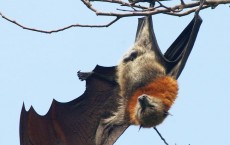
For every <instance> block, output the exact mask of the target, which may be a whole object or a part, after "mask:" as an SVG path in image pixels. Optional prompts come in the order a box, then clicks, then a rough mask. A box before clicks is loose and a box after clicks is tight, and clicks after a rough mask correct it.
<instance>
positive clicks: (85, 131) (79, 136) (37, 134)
mask: <svg viewBox="0 0 230 145" xmlns="http://www.w3.org/2000/svg"><path fill="white" fill-rule="evenodd" d="M94 71H95V72H100V73H103V74H104V75H108V76H115V74H114V73H115V67H100V66H97V67H96V68H95V69H94ZM116 88H117V84H114V83H111V82H109V81H106V80H103V79H101V78H98V77H96V76H94V75H92V76H90V77H89V78H88V79H87V80H86V90H85V92H84V94H83V95H82V96H80V97H79V98H77V99H75V100H73V101H70V102H67V103H60V102H57V101H56V100H53V102H52V105H51V107H50V109H49V111H48V113H47V114H46V115H44V116H40V115H38V114H37V113H36V112H35V110H34V109H33V108H32V107H31V108H30V110H29V111H26V110H25V107H24V105H23V108H22V111H21V118H20V142H21V145H59V144H60V145H74V144H76V145H95V135H96V131H97V129H98V125H99V123H100V121H101V120H103V119H104V118H106V117H107V116H109V115H111V113H112V112H113V111H115V110H116V108H117V105H118V104H117V103H116V100H115V99H116V98H117V93H116ZM111 102H112V103H111ZM125 129H126V128H123V129H122V130H119V132H117V133H118V136H117V138H118V137H119V136H120V135H121V134H122V133H123V131H124V130H125ZM107 136H109V135H108V134H107ZM117 138H116V139H117ZM116 139H115V140H112V141H110V142H109V143H108V145H109V144H110V145H112V144H113V143H114V142H115V141H116ZM102 144H103V143H102Z"/></svg>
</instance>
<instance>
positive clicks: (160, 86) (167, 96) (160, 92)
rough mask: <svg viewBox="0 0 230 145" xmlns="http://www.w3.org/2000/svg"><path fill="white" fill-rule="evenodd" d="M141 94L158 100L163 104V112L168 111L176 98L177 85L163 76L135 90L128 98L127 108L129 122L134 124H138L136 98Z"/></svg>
mask: <svg viewBox="0 0 230 145" xmlns="http://www.w3.org/2000/svg"><path fill="white" fill-rule="evenodd" d="M143 94H147V95H149V96H152V97H155V98H158V99H160V100H161V101H162V103H163V104H164V111H168V110H169V109H170V107H171V106H172V104H173V102H174V101H175V99H176V97H177V94H178V84H177V81H176V80H175V79H173V78H172V77H169V76H164V77H159V78H157V79H155V80H154V81H153V82H151V83H149V84H147V85H146V86H144V87H141V88H139V89H137V90H136V91H135V92H134V93H133V95H132V96H131V97H130V98H129V100H128V106H127V111H128V113H129V116H130V120H131V122H132V123H134V124H138V121H137V120H136V119H135V111H136V106H137V103H138V97H139V96H141V95H143Z"/></svg>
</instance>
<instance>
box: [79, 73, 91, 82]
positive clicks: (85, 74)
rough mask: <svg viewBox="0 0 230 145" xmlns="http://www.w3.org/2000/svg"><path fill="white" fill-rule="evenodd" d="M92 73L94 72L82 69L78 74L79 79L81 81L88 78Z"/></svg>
mask: <svg viewBox="0 0 230 145" xmlns="http://www.w3.org/2000/svg"><path fill="white" fill-rule="evenodd" d="M92 74H93V72H81V71H78V72H77V76H78V78H79V80H81V81H85V80H87V79H88V78H89V77H90V76H91V75H92Z"/></svg>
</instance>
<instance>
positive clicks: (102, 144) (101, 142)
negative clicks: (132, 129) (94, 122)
mask: <svg viewBox="0 0 230 145" xmlns="http://www.w3.org/2000/svg"><path fill="white" fill-rule="evenodd" d="M127 127H128V125H109V124H105V123H104V122H103V121H100V123H99V126H98V128H97V131H96V138H95V145H111V143H114V142H116V140H117V139H118V138H119V137H120V136H121V135H122V134H123V132H124V131H125V130H126V129H127Z"/></svg>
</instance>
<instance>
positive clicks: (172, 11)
mask: <svg viewBox="0 0 230 145" xmlns="http://www.w3.org/2000/svg"><path fill="white" fill-rule="evenodd" d="M81 1H82V2H83V4H84V5H85V6H86V7H87V8H88V9H90V10H91V11H92V12H94V13H95V14H96V15H97V16H109V17H111V16H113V17H115V19H114V20H112V21H111V22H109V23H107V24H98V25H95V24H92V25H89V24H78V23H77V24H71V25H68V26H65V27H62V28H58V29H55V30H41V29H36V28H32V27H27V26H24V25H22V24H20V23H19V22H17V21H15V20H12V19H10V18H8V17H7V16H5V15H3V14H2V13H1V12H0V16H1V17H2V18H3V19H5V20H6V21H8V22H10V23H13V24H15V25H17V26H19V27H21V28H23V29H26V30H30V31H35V32H41V33H48V34H51V33H55V32H60V31H64V30H66V29H70V28H73V27H95V28H101V27H109V26H110V25H112V24H114V23H115V22H116V21H118V20H119V19H121V18H124V17H133V16H148V15H156V14H166V15H172V16H179V17H181V16H186V15H189V14H191V13H193V12H195V11H196V10H197V9H198V8H199V6H200V1H192V2H190V3H185V2H184V0H178V3H179V4H176V5H174V6H166V5H165V4H163V2H160V0H156V2H157V3H158V5H157V6H155V7H146V6H145V5H143V3H142V5H140V4H138V3H135V4H133V3H128V2H125V1H123V0H81ZM93 2H94V3H95V2H97V3H111V4H116V5H118V6H121V7H124V6H125V7H127V8H130V10H124V9H119V8H117V9H116V10H114V11H110V12H105V11H100V10H98V9H97V8H95V7H94V6H93V4H92V3H93ZM165 3H167V2H165ZM229 3H230V0H206V1H204V3H203V5H202V6H201V7H200V8H199V9H200V10H203V9H207V8H210V7H211V8H215V7H216V6H218V5H220V4H229Z"/></svg>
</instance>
